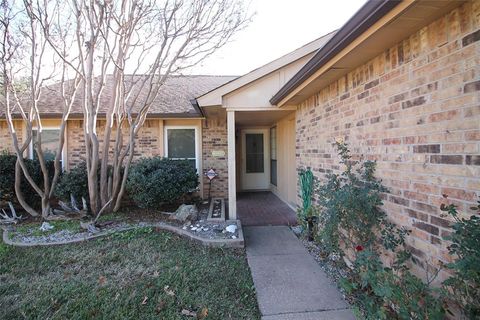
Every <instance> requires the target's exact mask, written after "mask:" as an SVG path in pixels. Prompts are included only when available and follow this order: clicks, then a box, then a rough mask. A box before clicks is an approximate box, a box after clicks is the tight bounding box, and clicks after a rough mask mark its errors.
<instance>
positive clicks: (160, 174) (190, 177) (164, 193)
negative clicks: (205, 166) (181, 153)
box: [127, 157, 198, 209]
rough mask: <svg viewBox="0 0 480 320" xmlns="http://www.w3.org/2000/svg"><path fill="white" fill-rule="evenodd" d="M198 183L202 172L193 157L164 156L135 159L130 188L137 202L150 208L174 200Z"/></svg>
mask: <svg viewBox="0 0 480 320" xmlns="http://www.w3.org/2000/svg"><path fill="white" fill-rule="evenodd" d="M197 186H198V174H197V172H196V169H195V168H194V167H193V166H192V165H191V163H190V162H189V161H186V160H171V159H167V158H161V157H152V158H143V159H140V160H139V161H138V162H136V163H134V164H133V165H132V167H131V169H130V172H129V174H128V180H127V192H128V194H129V196H130V197H131V198H132V199H133V201H134V202H135V204H136V205H137V206H139V207H141V208H150V209H159V208H161V206H162V205H163V204H165V203H173V202H175V201H177V200H179V199H180V198H182V197H183V196H184V195H185V194H187V193H188V192H191V191H193V190H195V189H196V188H197Z"/></svg>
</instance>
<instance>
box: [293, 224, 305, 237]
mask: <svg viewBox="0 0 480 320" xmlns="http://www.w3.org/2000/svg"><path fill="white" fill-rule="evenodd" d="M290 228H291V229H292V231H293V233H295V234H296V235H297V236H300V235H301V234H302V231H303V228H302V226H293V227H290Z"/></svg>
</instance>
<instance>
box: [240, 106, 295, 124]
mask: <svg viewBox="0 0 480 320" xmlns="http://www.w3.org/2000/svg"><path fill="white" fill-rule="evenodd" d="M292 112H295V111H293V110H278V111H277V110H275V111H273V110H269V111H236V112H235V124H236V126H237V127H264V126H271V125H273V124H275V123H276V122H278V121H279V120H280V119H282V118H284V117H286V116H287V115H289V114H290V113H292Z"/></svg>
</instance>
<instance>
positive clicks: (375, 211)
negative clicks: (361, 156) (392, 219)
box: [318, 142, 387, 252]
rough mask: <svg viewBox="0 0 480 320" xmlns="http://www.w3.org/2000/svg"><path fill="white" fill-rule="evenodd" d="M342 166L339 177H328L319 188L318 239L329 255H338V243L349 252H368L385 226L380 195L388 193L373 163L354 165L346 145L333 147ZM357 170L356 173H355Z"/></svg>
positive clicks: (340, 144) (335, 175) (331, 175)
mask: <svg viewBox="0 0 480 320" xmlns="http://www.w3.org/2000/svg"><path fill="white" fill-rule="evenodd" d="M336 147H337V150H338V153H339V155H340V157H341V161H340V162H341V163H342V164H343V165H344V166H345V170H344V171H343V172H342V173H341V174H329V175H328V176H327V182H326V183H325V184H323V185H321V186H320V187H319V191H318V198H319V203H320V205H321V207H322V209H323V210H322V212H321V215H320V224H321V226H322V230H321V234H320V238H321V240H322V242H323V244H324V245H325V247H326V248H327V249H328V250H330V251H335V252H338V251H339V244H340V241H342V242H343V243H344V245H345V246H347V247H349V248H354V247H355V246H357V245H362V246H363V247H367V248H370V247H372V246H375V245H377V244H378V243H375V240H376V239H377V236H376V234H375V232H376V231H379V229H380V226H381V225H382V224H384V223H386V215H385V213H384V212H383V211H382V210H381V209H380V207H381V205H382V204H383V202H382V198H381V193H382V192H386V191H387V189H386V188H385V187H384V186H383V185H382V184H381V181H378V180H377V179H376V178H375V176H374V173H375V162H372V161H365V162H361V163H359V165H358V168H356V165H357V163H356V162H354V161H352V160H351V156H350V151H349V150H348V147H347V145H345V144H343V143H339V142H337V143H336ZM355 169H356V170H355Z"/></svg>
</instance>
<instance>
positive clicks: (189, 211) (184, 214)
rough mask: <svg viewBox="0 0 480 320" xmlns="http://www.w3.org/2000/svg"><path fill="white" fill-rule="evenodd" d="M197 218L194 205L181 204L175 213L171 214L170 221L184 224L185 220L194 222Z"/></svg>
mask: <svg viewBox="0 0 480 320" xmlns="http://www.w3.org/2000/svg"><path fill="white" fill-rule="evenodd" d="M197 218H198V210H197V207H196V206H194V205H187V204H182V205H181V206H180V207H178V209H177V211H175V212H174V213H172V215H171V216H170V219H173V220H178V221H182V222H185V221H187V220H190V221H192V220H196V219H197Z"/></svg>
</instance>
